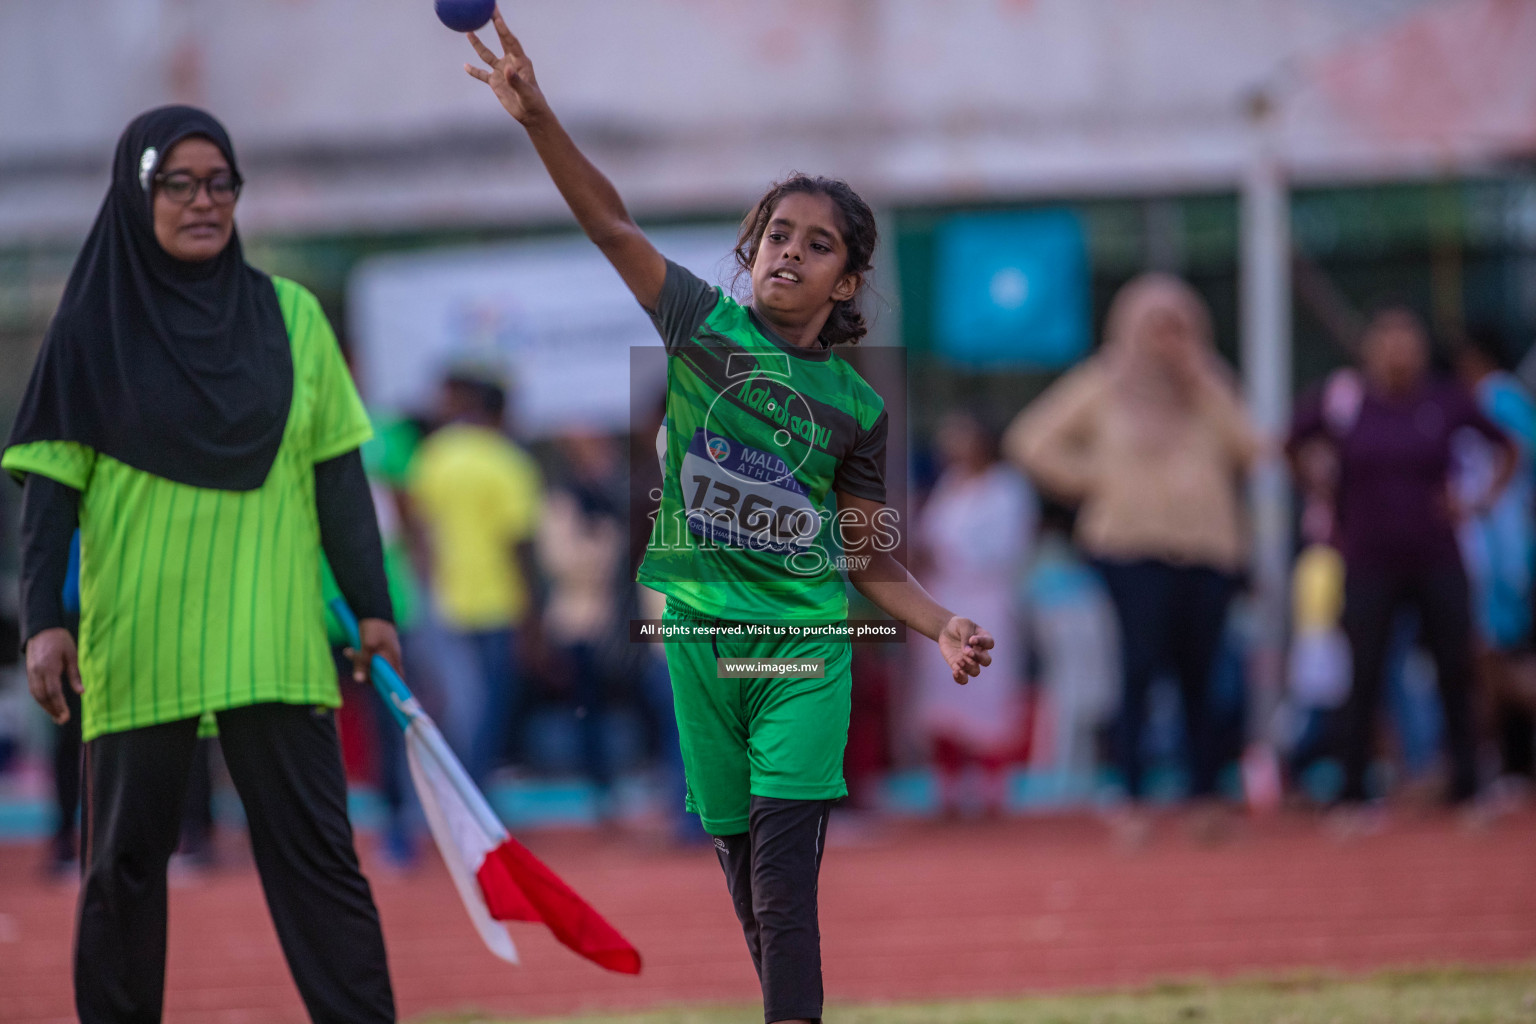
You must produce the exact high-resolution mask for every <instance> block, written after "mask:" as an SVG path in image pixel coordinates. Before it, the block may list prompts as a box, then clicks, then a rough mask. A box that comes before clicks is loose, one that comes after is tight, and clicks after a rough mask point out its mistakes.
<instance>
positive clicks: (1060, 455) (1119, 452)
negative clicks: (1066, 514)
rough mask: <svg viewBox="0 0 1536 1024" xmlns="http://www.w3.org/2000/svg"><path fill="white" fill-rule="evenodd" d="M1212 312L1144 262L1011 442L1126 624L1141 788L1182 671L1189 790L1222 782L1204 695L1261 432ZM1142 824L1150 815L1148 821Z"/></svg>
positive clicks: (1122, 742)
mask: <svg viewBox="0 0 1536 1024" xmlns="http://www.w3.org/2000/svg"><path fill="white" fill-rule="evenodd" d="M1212 333H1213V332H1212V326H1211V317H1210V312H1209V310H1208V309H1207V308H1206V305H1205V303H1204V301H1202V300H1201V298H1200V297H1199V295H1198V294H1196V292H1195V291H1194V290H1193V289H1192V288H1190V287H1189V285H1187V284H1185V283H1184V282H1183V281H1181V280H1179V279H1177V278H1174V277H1170V276H1167V275H1163V274H1146V275H1143V276H1141V277H1138V278H1136V279H1134V280H1133V281H1131V282H1130V283H1128V284H1127V285H1126V286H1125V287H1124V288H1122V289H1121V290H1120V292H1119V293H1118V294H1117V295H1116V296H1115V300H1114V302H1113V303H1112V304H1111V306H1110V310H1109V315H1108V317H1107V320H1106V324H1105V337H1104V344H1103V346H1102V348H1101V349H1100V350H1099V352H1097V353H1096V354H1095V355H1093V356H1091V357H1090V358H1089V359H1087V360H1086V361H1085V362H1084V363H1083V364H1082V365H1081V366H1079V367H1077V368H1076V369H1074V370H1073V371H1072V372H1070V373H1068V374H1067V375H1066V376H1064V377H1063V378H1061V379H1060V380H1059V381H1057V382H1056V383H1055V384H1054V385H1053V386H1052V387H1051V388H1049V389H1048V390H1047V391H1046V392H1045V393H1044V394H1043V395H1041V396H1040V398H1039V399H1037V400H1036V401H1035V402H1034V403H1033V404H1032V405H1030V407H1029V408H1027V409H1026V410H1025V411H1024V412H1022V413H1020V414H1019V416H1018V417H1017V418H1016V419H1015V420H1014V422H1013V424H1012V425H1011V426H1010V427H1009V428H1008V432H1007V435H1006V437H1005V438H1004V451H1005V453H1006V454H1007V456H1008V457H1009V458H1010V459H1012V460H1013V461H1014V462H1015V463H1016V464H1017V465H1019V466H1020V467H1021V468H1023V469H1024V470H1025V471H1026V472H1027V473H1029V475H1030V476H1031V477H1032V478H1033V479H1034V480H1035V482H1036V483H1037V484H1038V485H1039V486H1040V487H1041V489H1042V490H1044V491H1046V492H1047V493H1048V494H1051V495H1053V496H1054V497H1056V498H1059V499H1061V500H1063V501H1067V502H1070V503H1073V504H1076V505H1078V506H1079V509H1080V511H1079V515H1078V523H1077V537H1076V539H1077V542H1078V544H1079V545H1080V546H1081V547H1082V548H1083V550H1084V552H1085V553H1086V554H1088V555H1089V556H1090V557H1091V558H1092V559H1093V560H1094V563H1095V565H1096V566H1097V568H1098V569H1099V572H1100V573H1101V574H1102V575H1103V577H1104V580H1105V583H1106V584H1107V586H1108V589H1109V592H1110V595H1111V598H1112V599H1113V601H1114V604H1115V610H1116V612H1117V616H1118V618H1119V621H1120V630H1121V668H1122V675H1123V679H1122V686H1123V699H1122V704H1121V716H1120V722H1119V724H1118V727H1117V730H1116V746H1117V756H1118V759H1119V762H1120V767H1121V770H1122V772H1123V775H1124V782H1125V787H1126V791H1127V795H1128V796H1129V797H1130V798H1131V800H1132V801H1133V802H1135V801H1139V800H1140V799H1141V798H1142V797H1143V796H1144V795H1145V791H1144V787H1145V765H1144V763H1143V757H1142V750H1141V748H1142V733H1143V731H1144V728H1145V724H1146V719H1147V706H1148V702H1147V695H1148V691H1149V690H1150V688H1151V685H1152V682H1153V680H1154V679H1156V678H1157V677H1158V676H1159V675H1160V674H1161V673H1163V672H1165V671H1170V672H1172V673H1173V674H1174V675H1175V676H1176V677H1177V679H1178V682H1179V686H1180V695H1181V703H1182V704H1183V712H1184V725H1185V734H1186V751H1187V757H1188V794H1189V795H1190V796H1191V797H1193V798H1197V799H1203V798H1207V797H1213V796H1214V795H1215V792H1216V775H1217V770H1218V768H1219V767H1220V766H1219V765H1218V764H1216V763H1215V760H1216V759H1215V754H1214V751H1215V750H1216V749H1217V744H1216V743H1215V737H1212V736H1210V735H1209V731H1210V730H1209V728H1208V715H1207V705H1208V703H1209V701H1208V690H1209V682H1210V677H1211V671H1212V667H1213V665H1214V663H1215V660H1216V657H1217V654H1218V652H1219V650H1220V645H1221V638H1222V633H1223V629H1224V625H1225V621H1226V611H1227V605H1228V603H1229V602H1230V600H1231V597H1232V593H1233V591H1234V589H1235V587H1236V580H1237V574H1238V572H1239V570H1240V569H1241V567H1242V565H1243V562H1244V558H1245V554H1246V531H1245V529H1244V525H1243V516H1242V505H1241V498H1240V490H1241V486H1240V485H1241V483H1242V480H1243V477H1244V475H1245V474H1246V472H1247V470H1248V469H1249V467H1250V466H1251V464H1252V463H1253V460H1254V458H1255V457H1256V455H1257V454H1258V450H1259V443H1258V439H1257V437H1256V435H1255V433H1254V431H1253V428H1252V426H1251V425H1250V423H1249V420H1248V417H1247V415H1246V413H1245V412H1244V410H1243V408H1242V405H1241V402H1240V400H1239V398H1238V396H1237V391H1236V388H1235V387H1234V385H1233V380H1232V374H1231V371H1230V369H1229V368H1228V367H1227V366H1226V365H1225V363H1224V362H1223V361H1222V360H1221V357H1220V356H1219V355H1218V354H1217V353H1216V349H1215V346H1214V344H1213V339H1212ZM1135 827H1136V829H1137V830H1143V831H1144V820H1143V821H1141V822H1139V823H1138V824H1137V825H1136V826H1135Z"/></svg>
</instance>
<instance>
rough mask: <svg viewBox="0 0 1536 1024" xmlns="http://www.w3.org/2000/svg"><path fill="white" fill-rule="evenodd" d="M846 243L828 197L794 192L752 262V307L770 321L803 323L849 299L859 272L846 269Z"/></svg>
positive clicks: (784, 201) (777, 209) (771, 222)
mask: <svg viewBox="0 0 1536 1024" xmlns="http://www.w3.org/2000/svg"><path fill="white" fill-rule="evenodd" d="M847 266H848V246H847V245H845V244H844V242H843V235H842V232H840V231H839V230H838V229H837V208H836V207H835V206H834V205H833V204H832V199H831V197H829V196H825V195H819V194H812V193H808V192H792V193H790V194H789V195H787V196H785V197H784V198H783V199H781V200H779V205H778V206H776V207H775V208H774V210H773V213H772V215H771V216H770V217H769V219H768V226H767V228H766V229H765V230H764V231H763V237H762V239H761V241H760V242H759V244H758V247H757V258H756V260H754V261H753V263H752V301H753V305H754V306H756V307H757V308H758V309H760V310H762V311H763V312H765V313H767V314H768V315H769V318H770V319H772V320H780V321H783V322H786V323H796V324H800V323H805V322H807V321H809V320H811V319H812V318H813V317H814V316H815V315H816V314H817V313H820V312H822V311H823V310H825V311H827V312H830V311H831V309H832V305H833V303H836V302H842V301H844V300H846V299H851V298H853V296H854V293H855V292H857V291H858V288H859V275H858V274H850V273H847V272H846V271H845V270H844V268H845V267H847Z"/></svg>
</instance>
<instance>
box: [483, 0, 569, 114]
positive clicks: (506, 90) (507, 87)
mask: <svg viewBox="0 0 1536 1024" xmlns="http://www.w3.org/2000/svg"><path fill="white" fill-rule="evenodd" d="M491 19H492V21H493V22H494V23H495V25H496V34H497V35H498V36H500V37H501V49H502V55H501V56H500V57H498V56H496V54H495V53H493V52H491V48H490V47H488V46H486V45H485V44H484V43H482V42H481V41H480V37H479V36H477V35H475V34H474V33H473V32H469V33H466V34H467V35H468V36H469V42H470V45H471V46H473V47H474V48H475V52H476V53H478V54H479V55H480V59H481V60H483V61H485V63H486V65H487V66H488V67H489V68H490V70H489V71H487V70H486V69H485V68H477V67H475V66H474V65H473V64H465V65H464V70H465V71H467V72H469V74H470V77H472V78H478V79H480V81H482V82H484V83H485V84H487V85H489V86H490V87H491V91H492V92H494V93H495V94H496V98H497V99H498V100H500V101H501V105H502V106H503V107H505V108H506V110H507V113H509V114H511V115H512V116H513V117H514V118H516V119H517V122H518V123H519V124H521V125H522V126H523V127H524V128H526V127H528V126H529V124H530V123H532V122H533V121H536V120H538V119H539V117H541V116H543V115H544V114H547V113H549V103H548V102H547V101H546V100H545V99H544V93H543V92H541V91H540V90H539V83H538V81H537V80H536V79H535V78H534V77H533V64H532V62H530V61H529V60H528V55H527V54H526V53H524V52H523V44H522V43H520V42H518V41H517V37H516V36H514V35H513V34H512V32H511V30H510V29H508V28H507V23H506V22H505V21H503V20H502V19H501V10H500V8H497V9H496V10H495V11H494V12H493V13H492V15H491Z"/></svg>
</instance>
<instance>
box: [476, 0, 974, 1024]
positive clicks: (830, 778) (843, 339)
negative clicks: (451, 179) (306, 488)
mask: <svg viewBox="0 0 1536 1024" xmlns="http://www.w3.org/2000/svg"><path fill="white" fill-rule="evenodd" d="M495 26H496V31H497V33H498V34H499V35H500V37H501V44H502V49H503V54H502V55H501V56H499V57H498V56H497V55H496V54H494V53H493V52H491V50H490V49H489V48H487V47H486V46H485V45H484V44H483V43H481V42H480V40H479V39H477V38H476V37H475V36H474V35H473V34H471V35H470V37H469V38H470V42H471V43H472V44H473V45H474V48H475V51H476V53H478V54H479V55H480V58H481V59H482V60H483V61H484V62H485V64H486V65H487V67H485V68H482V67H476V66H472V65H468V64H466V65H465V70H466V71H468V72H469V73H470V74H471V75H472V76H474V77H475V78H478V79H479V80H480V81H482V82H485V83H486V84H488V85H489V86H490V87H491V90H492V91H493V92H494V93H495V94H496V98H497V99H498V100H500V101H501V105H502V106H503V107H505V108H506V110H507V112H508V113H509V114H511V115H512V116H513V117H514V118H516V119H517V120H518V122H520V123H521V124H522V126H523V127H524V128H525V129H526V130H527V132H528V137H529V138H530V139H531V140H532V142H533V145H534V148H535V149H536V150H537V151H538V154H539V157H540V159H542V160H543V161H544V166H545V168H546V169H547V170H548V171H549V175H550V177H551V178H553V179H554V182H555V186H556V187H557V188H559V190H560V194H561V195H562V196H564V197H565V201H566V202H567V203H568V204H569V205H570V208H571V212H572V213H574V214H575V215H576V220H577V222H578V223H579V224H580V225H581V228H582V230H583V231H585V232H586V233H587V237H588V238H590V239H592V241H593V242H595V243H596V244H597V247H598V248H599V249H601V250H602V252H603V255H605V256H606V257H608V260H609V262H611V263H612V264H613V266H614V269H615V270H617V271H618V272H619V276H620V277H622V278H623V279H624V283H625V284H626V285H628V286H629V290H630V291H631V292H633V293H634V295H635V298H636V299H638V300H639V301H640V305H641V306H643V307H644V308H645V309H646V310H647V311H649V312H650V314H651V316H652V318H653V319H654V320H655V322H656V326H657V329H658V330H659V331H660V332H661V335H662V338H663V339H664V341H665V343H666V349H667V353H668V359H667V363H668V366H667V428H666V429H667V440H666V454H665V463H664V483H663V487H662V498H661V508H660V511H659V514H658V515H657V518H656V525H655V529H654V530H653V532H652V535H651V540H650V543H649V544H648V545H647V548H646V555H645V560H644V562H643V564H642V565H641V567H640V577H639V578H640V581H641V582H642V583H645V584H646V585H648V586H651V587H654V588H655V589H657V590H659V591H661V592H662V593H664V594H666V595H667V609H666V613H665V621H666V622H667V623H669V624H671V625H673V626H674V627H685V626H686V627H688V628H690V629H692V630H693V631H694V632H706V633H707V632H711V627H717V628H718V627H725V630H726V631H725V632H723V633H720V634H718V635H716V636H715V638H714V639H712V640H711V639H708V638H706V639H705V641H704V642H689V641H688V640H686V639H683V640H677V641H669V642H668V643H667V645H666V653H667V665H668V667H669V669H670V670H671V674H672V687H673V692H674V695H675V704H676V708H677V724H678V732H679V735H680V737H681V741H682V751H683V763H684V766H685V768H686V772H687V777H688V805H689V809H690V810H693V811H696V812H697V813H698V815H699V817H700V819H701V820H702V821H703V823H704V827H705V828H706V829H707V830H708V831H709V833H710V834H711V835H713V836H714V837H715V847H716V850H717V851H718V853H719V857H720V864H721V866H722V867H723V868H724V869H725V876H726V884H727V886H728V887H729V889H730V893H731V898H732V900H733V901H734V903H735V906H736V915H737V917H739V918H740V920H741V925H742V929H743V931H744V932H745V933H746V938H747V947H748V949H749V950H750V951H751V953H752V962H753V964H754V965H755V966H756V968H757V974H758V978H759V980H760V981H761V983H762V989H763V1010H764V1019H765V1020H766V1021H769V1022H773V1021H819V1020H820V1019H821V1003H822V988H821V948H820V936H819V932H818V926H817V920H816V880H817V875H818V873H819V869H820V866H821V851H822V848H823V845H824V839H825V835H826V823H827V814H828V810H829V808H830V807H831V802H832V801H833V800H835V799H837V798H838V797H841V796H844V795H845V794H846V793H847V788H846V787H845V786H844V784H843V777H842V760H843V747H844V745H845V744H846V742H847V739H848V711H849V695H850V689H851V680H850V676H849V648H848V642H847V639H846V637H831V638H828V637H825V636H817V637H815V638H814V639H813V638H808V637H806V636H804V635H802V636H799V637H795V638H764V637H762V636H761V635H753V634H752V633H751V632H750V631H748V630H746V629H745V627H742V628H741V629H740V631H739V632H737V631H736V627H737V626H738V625H739V624H742V623H757V624H763V623H795V624H799V625H800V626H802V627H804V626H816V625H827V624H836V623H840V622H842V621H844V620H846V618H847V615H848V605H847V597H846V590H845V588H844V584H843V579H842V576H841V575H840V573H839V572H838V570H837V568H836V567H835V566H836V564H837V563H835V562H834V560H833V559H832V558H831V557H830V556H829V553H830V552H833V551H835V550H836V549H837V544H838V543H840V544H841V545H842V547H843V549H845V550H847V551H849V552H859V553H860V554H862V555H864V556H867V559H868V560H867V562H865V564H864V567H863V568H862V569H860V570H858V571H851V572H850V577H851V579H852V581H853V584H854V586H856V587H858V588H859V590H860V592H861V593H863V594H864V595H865V596H866V597H868V598H869V599H870V600H871V601H873V602H874V603H875V604H876V605H878V606H879V607H880V608H882V609H883V610H884V611H885V612H886V613H887V614H889V615H890V616H892V617H893V618H895V619H897V620H899V621H901V622H904V623H906V624H907V625H908V626H910V627H911V628H913V629H915V630H917V631H918V632H919V633H922V634H923V635H924V636H927V637H929V638H931V639H933V640H936V641H938V644H939V649H940V651H942V652H943V654H944V658H945V660H946V662H947V663H948V665H949V667H950V670H951V672H952V674H953V676H954V680H955V682H956V683H965V682H966V681H967V680H968V679H969V678H970V677H971V676H975V675H977V674H978V673H979V672H980V671H981V669H982V667H983V666H985V665H987V664H990V663H991V661H992V656H991V654H989V653H988V651H989V649H990V648H991V647H992V645H993V644H992V637H991V636H990V635H989V634H988V633H987V632H986V631H985V630H983V629H980V628H978V627H977V625H976V623H974V622H972V621H971V620H970V619H966V618H961V617H960V616H958V615H955V614H953V613H951V612H950V611H948V610H947V609H945V608H943V607H941V606H940V605H939V604H938V603H937V602H935V601H934V600H933V599H932V598H931V597H929V596H928V594H927V593H926V592H925V591H924V590H923V588H922V587H921V586H919V585H918V584H917V581H915V580H914V579H913V578H912V576H911V574H910V573H908V572H907V571H906V569H905V568H903V567H902V566H901V564H900V563H899V562H897V561H896V560H895V558H894V557H893V556H892V555H891V554H890V552H889V548H890V547H891V546H892V544H891V543H890V540H891V527H890V525H887V524H889V523H891V519H890V517H889V515H888V513H886V514H882V510H883V506H884V503H885V480H884V462H885V438H886V423H887V420H886V416H885V412H884V403H883V402H882V401H881V399H880V396H879V395H877V394H876V393H875V392H874V389H872V388H871V387H870V386H869V385H868V384H866V383H865V382H864V380H863V379H862V378H861V377H860V376H859V375H858V373H856V372H855V371H854V370H853V368H852V367H850V366H849V365H848V364H847V363H846V362H844V361H843V360H841V359H839V358H837V356H835V355H834V354H833V352H832V346H833V345H836V344H839V343H849V342H856V341H858V340H859V338H861V337H863V335H864V333H865V329H864V319H863V317H862V316H860V315H859V312H858V309H857V300H858V296H859V293H860V291H861V289H862V288H863V285H864V275H865V274H866V273H867V272H868V271H869V269H870V257H871V255H872V254H873V251H874V246H875V222H874V216H873V214H872V213H871V212H870V209H869V207H868V206H867V205H866V204H865V203H864V201H863V200H862V199H860V198H859V197H858V196H857V195H856V194H855V193H854V192H853V190H852V189H850V188H849V187H848V186H847V185H846V184H844V183H843V182H840V181H832V180H828V179H825V178H809V177H805V176H803V175H797V176H795V177H792V178H790V179H788V180H786V181H783V182H780V183H779V184H777V185H775V186H774V187H773V188H772V189H770V190H769V192H768V194H767V195H766V196H764V197H763V199H762V200H761V201H760V202H759V203H758V204H757V206H756V207H755V208H754V209H753V211H752V212H751V213H750V214H748V216H747V218H746V220H745V222H744V223H743V225H742V231H741V238H740V240H739V242H738V245H737V250H736V256H737V260H738V261H739V263H740V264H741V267H742V269H743V271H744V272H746V273H748V274H749V275H750V277H751V281H752V303H751V306H750V307H748V308H743V307H742V306H740V305H738V304H737V303H736V302H735V301H733V300H732V299H731V298H730V296H728V295H725V294H724V293H723V292H722V291H720V290H718V289H715V288H712V287H710V286H708V285H706V284H705V283H704V282H703V281H701V280H699V279H698V278H697V277H694V276H693V275H692V274H690V273H689V272H688V271H686V270H684V269H683V268H682V267H680V266H678V265H677V264H675V263H672V262H671V261H669V260H667V259H665V258H664V257H663V256H662V255H661V254H660V253H659V252H657V251H656V249H655V248H654V247H653V246H652V245H651V243H650V241H649V240H648V239H647V238H646V237H645V235H644V234H642V233H641V231H640V229H639V228H638V227H636V226H635V222H634V221H633V220H631V219H630V216H629V213H628V212H627V211H626V210H625V209H624V203H623V202H622V201H621V200H620V199H619V196H618V193H617V192H616V191H614V188H613V186H612V185H611V184H610V183H609V182H608V180H607V179H606V178H605V177H603V175H602V173H601V172H599V171H598V170H597V168H596V167H594V166H592V164H591V163H590V162H589V161H588V160H587V158H586V157H585V156H583V155H582V153H581V152H580V151H579V150H578V149H577V148H576V145H575V144H574V143H573V142H572V141H571V138H570V136H569V135H567V134H566V132H565V129H564V128H562V127H561V125H560V122H559V121H558V120H557V119H556V117H555V115H554V113H553V112H552V111H551V110H550V108H549V103H548V101H547V100H546V99H545V98H544V94H543V93H542V92H540V90H539V86H538V82H537V81H536V80H535V78H534V73H533V65H532V64H530V63H529V61H528V57H527V55H526V54H525V53H524V52H523V48H522V46H521V44H519V43H518V41H517V39H516V38H515V37H514V36H513V35H512V33H511V32H509V31H508V30H507V26H506V23H505V22H504V21H503V20H502V18H501V14H500V13H499V12H498V13H497V14H496V15H495ZM834 495H835V498H834V497H833V496H834ZM834 522H835V524H836V525H837V526H838V527H840V530H839V531H838V533H839V535H840V536H839V537H838V538H837V540H836V541H834V540H833V539H831V538H829V536H828V535H829V534H831V533H833V528H832V527H833V524H834ZM977 540H978V541H981V540H983V538H977ZM850 561H854V560H852V559H850ZM700 627H703V628H702V629H700ZM732 658H739V659H747V660H749V661H755V662H761V661H764V660H766V659H789V658H793V659H808V660H813V659H819V660H821V661H822V663H823V666H824V668H823V671H822V672H821V673H817V674H815V675H814V676H811V675H795V674H792V673H793V670H791V671H790V672H786V674H785V675H768V676H766V677H765V676H762V675H760V674H754V673H753V670H752V669H751V668H749V669H748V671H747V674H743V675H734V674H727V671H726V669H727V667H728V666H727V665H726V664H725V663H722V662H719V661H718V660H717V659H732ZM758 671H759V672H761V671H771V670H768V669H760V670H758ZM802 671H804V670H802ZM812 671H814V670H812Z"/></svg>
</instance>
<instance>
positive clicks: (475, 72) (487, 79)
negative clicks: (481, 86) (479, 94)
mask: <svg viewBox="0 0 1536 1024" xmlns="http://www.w3.org/2000/svg"><path fill="white" fill-rule="evenodd" d="M464 70H465V71H467V72H469V77H470V78H478V79H480V81H482V82H484V83H485V84H486V85H490V84H491V73H490V72H489V71H486V70H485V69H484V68H477V67H475V66H474V65H473V64H465V65H464Z"/></svg>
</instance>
